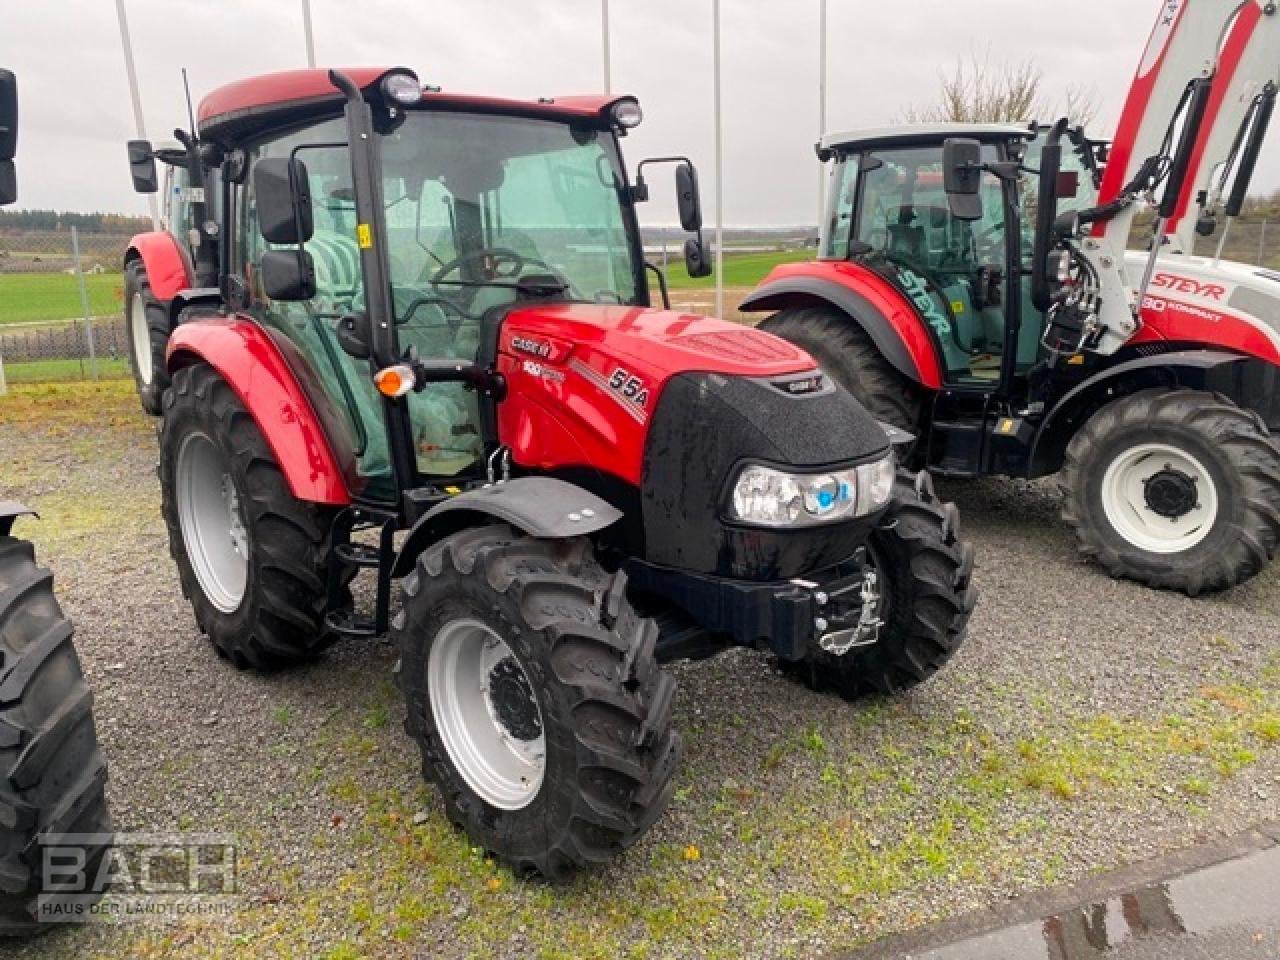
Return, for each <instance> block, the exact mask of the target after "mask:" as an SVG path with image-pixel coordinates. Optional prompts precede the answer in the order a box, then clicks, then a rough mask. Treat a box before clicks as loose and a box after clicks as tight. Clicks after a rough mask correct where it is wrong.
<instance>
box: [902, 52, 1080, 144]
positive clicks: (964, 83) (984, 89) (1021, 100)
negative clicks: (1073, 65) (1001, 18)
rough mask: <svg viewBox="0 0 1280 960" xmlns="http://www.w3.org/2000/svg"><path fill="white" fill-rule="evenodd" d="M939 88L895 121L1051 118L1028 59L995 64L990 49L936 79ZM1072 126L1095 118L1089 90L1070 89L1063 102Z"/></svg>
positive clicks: (1040, 78)
mask: <svg viewBox="0 0 1280 960" xmlns="http://www.w3.org/2000/svg"><path fill="white" fill-rule="evenodd" d="M940 80H941V84H942V87H941V90H940V91H939V95H938V99H937V101H936V102H934V103H932V104H924V105H914V106H911V107H908V108H907V109H906V110H904V111H903V112H902V113H901V114H900V115H899V117H898V120H899V121H900V122H904V123H929V122H935V123H1026V122H1029V121H1032V120H1039V121H1042V122H1047V121H1049V120H1050V119H1052V118H1053V104H1052V102H1050V101H1048V100H1047V99H1046V98H1045V97H1044V96H1043V86H1044V72H1043V71H1042V70H1041V69H1040V67H1039V66H1037V65H1036V64H1035V63H1033V62H1032V61H1030V60H1024V61H1022V62H1021V63H1007V62H999V63H997V62H995V61H993V60H992V57H991V52H990V50H988V51H987V53H986V54H985V55H982V56H980V55H978V54H977V53H972V54H970V55H969V58H968V59H967V60H963V59H962V60H959V61H957V62H956V66H955V70H954V72H952V73H951V74H950V75H946V74H943V75H942V76H941V77H940ZM1063 106H1064V107H1065V109H1066V115H1067V116H1068V117H1070V118H1071V122H1072V124H1079V125H1081V126H1087V125H1088V124H1089V123H1090V122H1092V121H1093V119H1094V117H1095V116H1096V115H1097V112H1098V107H1097V94H1096V91H1095V90H1093V89H1092V88H1085V87H1079V86H1075V85H1073V86H1070V87H1068V88H1067V90H1066V93H1065V95H1064V98H1063Z"/></svg>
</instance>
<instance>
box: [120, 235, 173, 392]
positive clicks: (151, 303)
mask: <svg viewBox="0 0 1280 960" xmlns="http://www.w3.org/2000/svg"><path fill="white" fill-rule="evenodd" d="M124 330H125V336H126V337H127V338H128V340H129V368H130V369H131V370H132V371H133V382H134V385H135V386H136V387H137V388H138V399H139V400H140V401H142V409H143V410H145V411H146V412H147V413H149V414H151V415H152V416H156V417H158V416H160V414H161V412H162V410H163V400H164V392H165V390H166V389H168V387H169V373H168V370H167V369H166V367H165V348H166V347H167V346H168V343H169V310H168V308H167V307H166V306H165V305H164V304H163V303H161V302H160V301H159V300H157V299H156V298H155V295H154V294H153V293H152V292H151V282H150V280H148V279H147V268H146V267H144V266H143V265H142V261H141V260H134V261H132V262H130V263H129V264H128V265H127V266H126V267H125V268H124Z"/></svg>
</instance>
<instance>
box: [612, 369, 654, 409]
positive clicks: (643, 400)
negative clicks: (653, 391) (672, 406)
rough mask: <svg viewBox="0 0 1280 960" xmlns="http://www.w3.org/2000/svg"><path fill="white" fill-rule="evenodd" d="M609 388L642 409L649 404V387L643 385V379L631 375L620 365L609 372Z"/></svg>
mask: <svg viewBox="0 0 1280 960" xmlns="http://www.w3.org/2000/svg"><path fill="white" fill-rule="evenodd" d="M609 389H610V390H612V391H614V392H615V393H617V394H618V395H619V396H621V397H622V399H623V400H628V401H630V402H631V403H634V404H635V405H636V406H638V407H641V408H642V409H643V408H644V407H647V406H648V405H649V388H648V387H646V386H645V384H644V381H643V380H641V379H640V378H639V377H634V376H632V375H631V373H630V372H628V371H627V370H624V369H623V368H622V367H618V369H616V370H614V371H613V373H612V374H610V376H609Z"/></svg>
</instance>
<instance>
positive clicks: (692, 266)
mask: <svg viewBox="0 0 1280 960" xmlns="http://www.w3.org/2000/svg"><path fill="white" fill-rule="evenodd" d="M684 268H685V270H687V271H688V273H689V276H691V277H695V278H696V277H709V276H711V261H710V260H709V259H708V258H707V248H706V247H705V246H703V244H702V237H690V238H689V239H688V240H686V241H685V242H684Z"/></svg>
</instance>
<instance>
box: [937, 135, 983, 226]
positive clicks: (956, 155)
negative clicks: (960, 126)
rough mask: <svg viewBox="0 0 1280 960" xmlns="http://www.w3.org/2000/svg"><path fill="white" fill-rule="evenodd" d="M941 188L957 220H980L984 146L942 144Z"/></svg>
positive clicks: (971, 142)
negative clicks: (979, 193) (979, 194)
mask: <svg viewBox="0 0 1280 960" xmlns="http://www.w3.org/2000/svg"><path fill="white" fill-rule="evenodd" d="M942 185H943V188H944V189H945V190H946V191H947V204H948V206H950V207H951V215H952V216H953V217H955V218H956V219H957V220H981V219H982V200H981V198H980V197H979V196H978V192H979V191H980V190H981V188H982V144H981V143H979V142H978V141H977V140H967V139H960V138H952V139H950V140H945V141H943V144H942Z"/></svg>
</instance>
